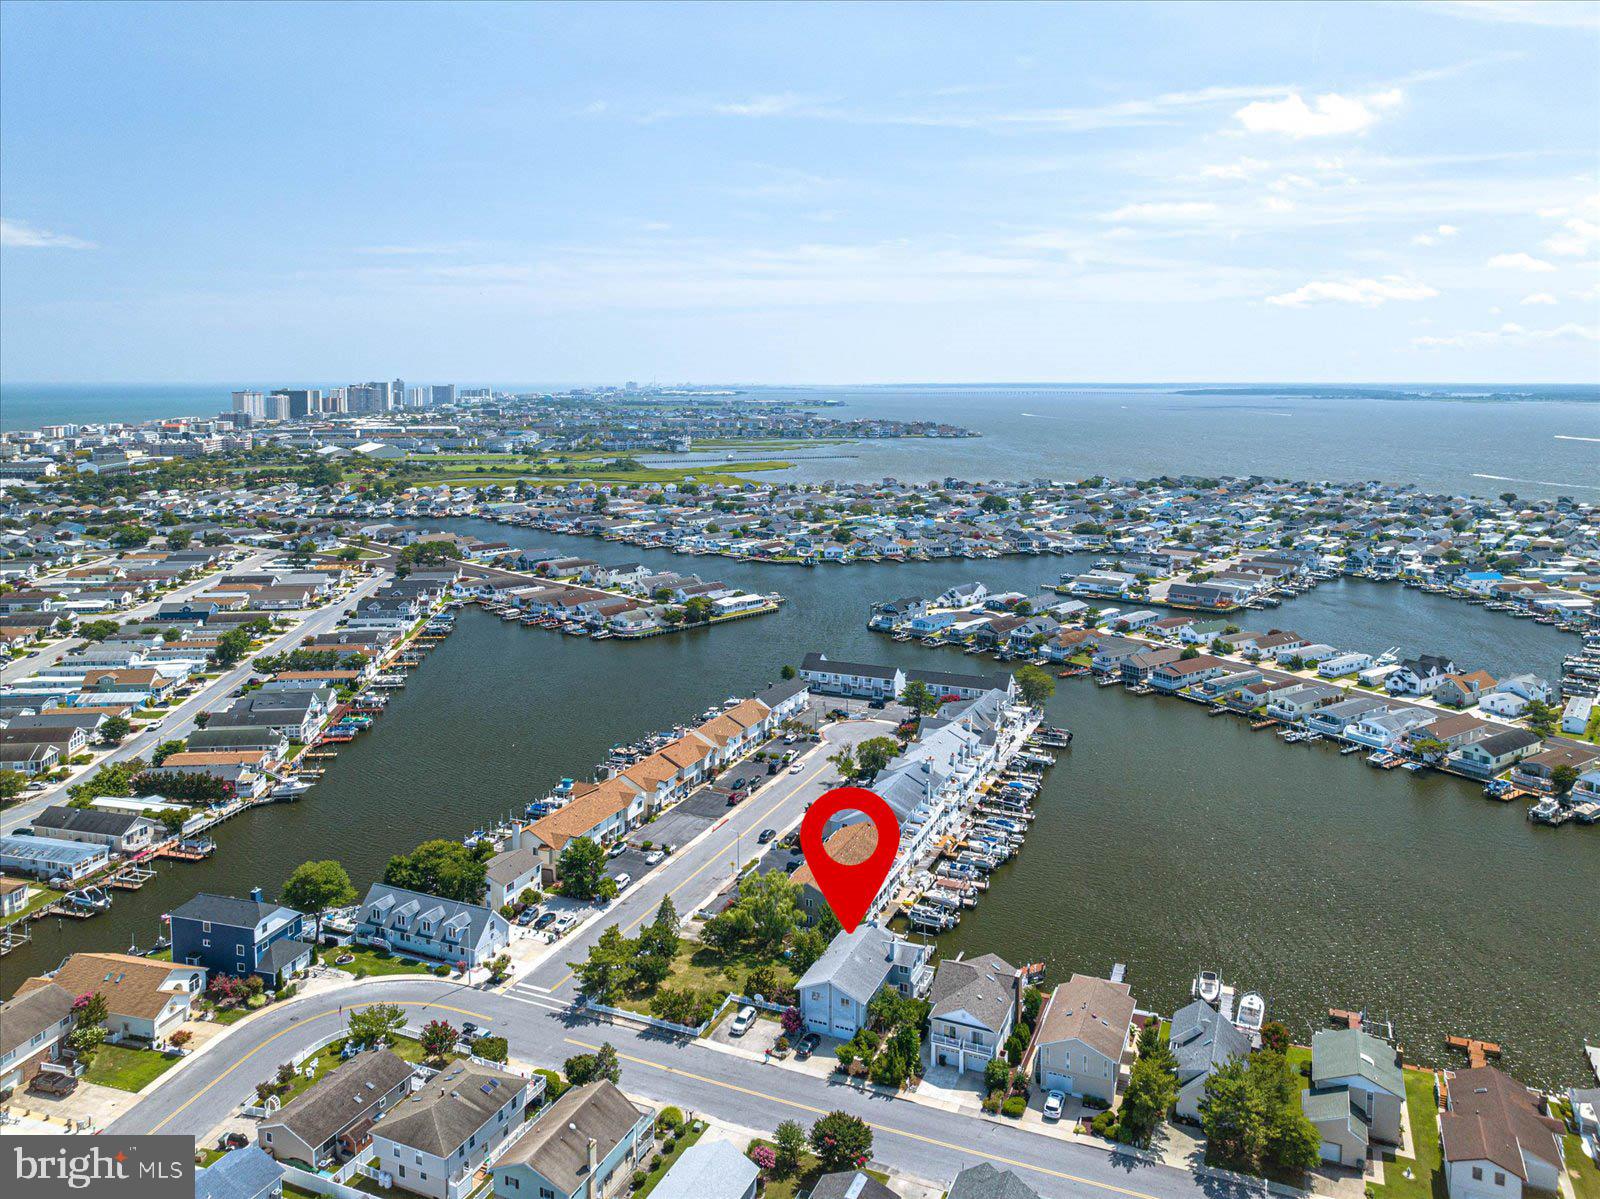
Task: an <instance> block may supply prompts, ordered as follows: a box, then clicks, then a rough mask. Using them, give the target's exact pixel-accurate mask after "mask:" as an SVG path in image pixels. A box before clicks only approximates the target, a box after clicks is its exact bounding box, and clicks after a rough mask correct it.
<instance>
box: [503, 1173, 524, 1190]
mask: <svg viewBox="0 0 1600 1199" xmlns="http://www.w3.org/2000/svg"><path fill="white" fill-rule="evenodd" d="M502 1181H504V1182H505V1183H506V1184H507V1185H509V1186H510V1187H511V1189H512V1190H513V1191H520V1190H521V1189H522V1180H521V1179H520V1178H515V1177H513V1176H512V1175H510V1174H507V1175H506V1176H505V1177H504V1179H503V1180H502Z"/></svg>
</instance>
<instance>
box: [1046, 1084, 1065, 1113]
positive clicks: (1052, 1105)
mask: <svg viewBox="0 0 1600 1199" xmlns="http://www.w3.org/2000/svg"><path fill="white" fill-rule="evenodd" d="M1066 1107H1067V1097H1066V1096H1065V1095H1063V1094H1062V1093H1061V1092H1060V1091H1051V1092H1050V1093H1049V1094H1048V1095H1046V1096H1045V1097H1044V1118H1045V1119H1046V1120H1059V1119H1061V1113H1062V1112H1064V1111H1065V1110H1066Z"/></svg>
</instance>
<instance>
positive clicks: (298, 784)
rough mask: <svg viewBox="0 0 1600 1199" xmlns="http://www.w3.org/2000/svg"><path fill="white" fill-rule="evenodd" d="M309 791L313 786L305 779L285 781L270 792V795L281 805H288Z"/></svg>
mask: <svg viewBox="0 0 1600 1199" xmlns="http://www.w3.org/2000/svg"><path fill="white" fill-rule="evenodd" d="M309 790H311V784H310V783H308V782H305V781H304V780H303V779H285V780H284V781H283V782H281V783H279V784H278V785H277V786H276V787H274V788H273V789H272V790H271V791H270V792H268V795H269V797H270V798H272V799H275V800H278V801H279V802H280V803H286V802H292V801H294V800H297V799H299V798H300V797H301V796H302V795H304V794H305V793H306V792H307V791H309Z"/></svg>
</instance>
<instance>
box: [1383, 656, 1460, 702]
mask: <svg viewBox="0 0 1600 1199" xmlns="http://www.w3.org/2000/svg"><path fill="white" fill-rule="evenodd" d="M1455 673H1456V664H1455V663H1454V662H1452V661H1451V660H1450V659H1449V658H1445V657H1441V656H1440V655H1438V654H1421V655H1419V656H1418V657H1415V658H1406V659H1403V660H1402V661H1401V663H1400V668H1399V669H1398V670H1395V671H1392V672H1391V673H1390V674H1389V675H1388V676H1387V677H1385V679H1384V681H1383V685H1384V688H1385V690H1387V691H1388V692H1389V694H1390V695H1413V696H1416V695H1432V694H1433V689H1434V688H1435V687H1437V686H1438V685H1439V684H1440V683H1442V682H1444V680H1445V677H1446V676H1447V675H1452V674H1455Z"/></svg>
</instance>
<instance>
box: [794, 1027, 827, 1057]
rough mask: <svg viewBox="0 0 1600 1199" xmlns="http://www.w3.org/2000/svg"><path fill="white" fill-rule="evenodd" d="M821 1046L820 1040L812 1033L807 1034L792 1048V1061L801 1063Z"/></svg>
mask: <svg viewBox="0 0 1600 1199" xmlns="http://www.w3.org/2000/svg"><path fill="white" fill-rule="evenodd" d="M820 1044H822V1038H821V1037H819V1036H817V1034H816V1033H814V1032H808V1033H806V1035H805V1036H803V1037H801V1038H800V1039H799V1040H798V1041H797V1042H795V1046H794V1060H795V1061H797V1062H803V1061H805V1060H806V1059H807V1058H809V1057H810V1056H811V1055H812V1054H813V1053H815V1052H816V1051H817V1046H818V1045H820Z"/></svg>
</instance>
